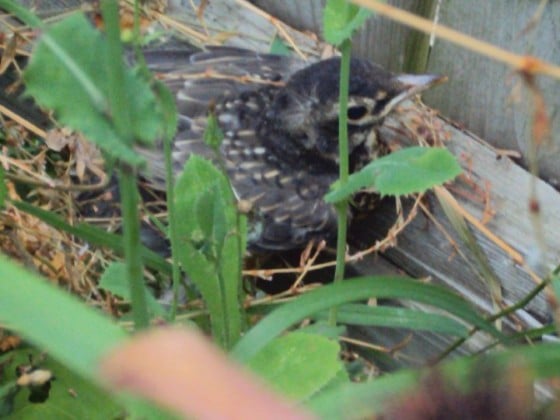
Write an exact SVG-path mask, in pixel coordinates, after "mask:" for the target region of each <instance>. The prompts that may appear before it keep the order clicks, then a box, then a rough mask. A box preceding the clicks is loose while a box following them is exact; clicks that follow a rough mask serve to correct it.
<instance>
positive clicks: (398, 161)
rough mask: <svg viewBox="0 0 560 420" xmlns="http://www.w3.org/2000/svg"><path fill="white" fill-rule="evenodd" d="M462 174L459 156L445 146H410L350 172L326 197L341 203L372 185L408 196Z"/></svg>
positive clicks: (383, 190) (327, 199) (382, 193)
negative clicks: (345, 180) (342, 182)
mask: <svg viewBox="0 0 560 420" xmlns="http://www.w3.org/2000/svg"><path fill="white" fill-rule="evenodd" d="M460 173H461V167H460V166H459V163H457V159H455V157H454V156H453V155H452V154H451V153H450V152H449V151H448V150H447V149H444V148H437V147H409V148H406V149H403V150H399V151H398V152H394V153H391V154H390V155H387V156H384V157H382V158H380V159H376V160H374V161H373V162H371V163H370V164H368V165H367V166H365V167H364V168H362V169H361V170H360V171H359V172H357V173H354V174H352V175H350V178H349V179H348V182H347V183H346V184H345V185H344V186H343V187H340V186H339V187H336V186H335V189H334V190H333V191H331V192H329V193H328V194H327V195H326V196H325V201H327V202H329V203H335V202H339V201H341V200H344V199H346V198H348V197H350V196H351V195H352V194H354V193H356V192H358V191H360V190H362V189H364V188H372V187H373V189H374V190H375V191H376V192H378V193H379V194H381V195H406V194H412V193H419V192H424V191H426V190H427V189H429V188H431V187H433V186H435V185H440V184H443V183H444V182H447V181H451V180H452V179H453V178H455V177H456V176H457V175H459V174H460Z"/></svg>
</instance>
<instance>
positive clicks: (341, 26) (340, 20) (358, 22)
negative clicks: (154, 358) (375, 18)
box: [323, 0, 372, 45]
mask: <svg viewBox="0 0 560 420" xmlns="http://www.w3.org/2000/svg"><path fill="white" fill-rule="evenodd" d="M371 14H372V13H371V11H369V10H367V9H363V8H361V7H359V6H356V5H355V4H351V3H350V2H348V1H347V0H328V1H327V4H326V5H325V9H324V11H323V35H324V37H325V40H326V41H327V42H328V43H330V44H334V45H340V44H341V43H342V42H343V41H344V40H346V39H350V38H351V37H352V33H353V32H354V31H355V30H356V29H358V28H359V27H360V26H362V24H363V23H364V22H365V21H366V20H367V18H368V17H370V16H371Z"/></svg>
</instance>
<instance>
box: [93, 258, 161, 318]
mask: <svg viewBox="0 0 560 420" xmlns="http://www.w3.org/2000/svg"><path fill="white" fill-rule="evenodd" d="M99 287H100V288H102V289H105V290H107V291H109V292H111V293H112V294H114V295H116V296H120V297H121V298H123V299H124V300H127V301H129V302H130V300H131V294H130V287H129V285H128V282H127V280H126V266H125V264H124V263H121V262H114V263H112V264H111V265H109V266H108V267H107V268H106V269H105V271H104V272H103V275H102V276H101V280H99ZM144 290H145V291H146V300H147V304H148V311H149V312H150V314H151V315H152V316H158V317H162V318H163V317H164V316H165V310H164V309H163V307H162V306H161V305H160V304H159V303H158V301H157V300H156V298H155V297H154V295H153V294H152V293H151V292H150V290H149V289H148V288H147V287H145V288H144Z"/></svg>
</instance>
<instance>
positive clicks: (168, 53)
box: [137, 44, 305, 190]
mask: <svg viewBox="0 0 560 420" xmlns="http://www.w3.org/2000/svg"><path fill="white" fill-rule="evenodd" d="M144 56H145V59H146V63H147V65H148V67H149V68H150V69H151V70H152V71H154V72H155V73H156V74H157V75H158V76H159V77H160V78H161V79H162V80H163V81H164V82H165V83H166V84H167V85H168V86H169V88H170V89H171V91H172V93H173V94H174V95H175V98H176V103H177V108H178V112H179V124H178V129H177V135H176V137H175V140H174V146H173V161H174V166H175V168H174V170H175V174H177V173H179V172H180V171H181V170H182V168H183V165H184V163H185V161H186V160H187V159H188V157H189V156H190V155H191V154H199V155H202V156H204V157H207V158H209V159H212V158H213V157H214V153H213V151H212V150H210V148H208V147H207V146H206V145H205V144H204V143H203V141H202V137H203V133H204V130H205V127H206V115H207V112H208V107H209V105H210V104H211V103H220V102H223V101H226V100H227V99H229V98H236V97H238V96H239V95H241V94H242V93H243V92H251V91H256V90H258V89H261V88H262V87H263V86H266V85H267V84H269V85H275V84H282V83H283V82H284V81H286V80H287V79H288V78H289V77H290V76H291V75H292V74H293V73H294V72H296V71H297V70H299V69H301V68H302V67H304V66H305V62H303V61H302V60H299V59H297V58H293V57H288V56H279V55H272V54H260V53H256V52H253V51H249V50H245V49H240V48H233V47H208V48H207V50H205V51H201V52H195V53H193V52H192V49H189V48H187V47H185V46H184V45H183V44H179V45H177V44H172V45H171V46H169V47H165V48H161V47H159V46H158V47H157V48H154V49H147V50H145V51H144ZM222 127H223V128H224V129H225V130H227V129H228V122H227V121H226V122H224V123H222ZM137 150H138V152H139V153H140V154H142V155H143V156H144V157H146V161H147V162H148V168H147V170H146V174H145V176H146V178H147V179H148V181H150V182H151V183H152V185H153V187H154V188H156V189H160V190H163V189H165V170H164V163H163V152H162V144H161V142H157V143H156V146H155V147H154V148H152V149H147V148H138V149H137Z"/></svg>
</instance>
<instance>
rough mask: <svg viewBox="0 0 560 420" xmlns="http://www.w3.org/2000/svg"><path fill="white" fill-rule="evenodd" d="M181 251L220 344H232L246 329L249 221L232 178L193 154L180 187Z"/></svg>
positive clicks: (177, 199)
mask: <svg viewBox="0 0 560 420" xmlns="http://www.w3.org/2000/svg"><path fill="white" fill-rule="evenodd" d="M175 206H176V211H177V213H178V214H181V215H184V217H182V218H181V219H179V220H177V226H176V229H177V237H178V238H179V244H178V245H179V246H178V249H177V250H176V255H177V257H178V259H179V261H180V262H181V264H182V265H183V268H184V269H185V271H186V272H187V274H188V275H189V277H190V278H191V279H192V281H193V282H194V283H195V284H196V286H197V287H198V289H199V290H200V293H201V294H202V296H203V298H204V300H205V302H206V305H207V307H208V310H209V312H210V320H211V324H212V333H213V335H214V337H215V338H216V340H217V341H218V343H219V344H220V345H221V346H222V347H225V348H230V347H231V346H232V345H233V343H234V342H235V341H236V340H237V339H238V337H239V335H240V333H241V326H242V322H241V306H240V294H241V287H240V285H241V264H242V256H243V255H244V252H245V235H246V222H245V219H244V218H243V217H241V216H240V215H238V213H237V209H236V206H235V200H234V196H233V193H232V191H231V188H230V186H229V181H228V179H227V177H226V176H225V175H224V174H223V173H222V172H220V171H219V170H218V169H216V168H215V167H214V166H213V165H212V163H210V162H209V161H207V160H205V159H203V158H201V157H198V156H192V157H191V158H190V159H189V160H188V162H187V163H186V165H185V169H184V171H183V173H182V174H181V176H180V178H179V179H178V181H177V185H176V187H175Z"/></svg>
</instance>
